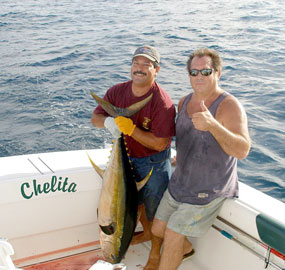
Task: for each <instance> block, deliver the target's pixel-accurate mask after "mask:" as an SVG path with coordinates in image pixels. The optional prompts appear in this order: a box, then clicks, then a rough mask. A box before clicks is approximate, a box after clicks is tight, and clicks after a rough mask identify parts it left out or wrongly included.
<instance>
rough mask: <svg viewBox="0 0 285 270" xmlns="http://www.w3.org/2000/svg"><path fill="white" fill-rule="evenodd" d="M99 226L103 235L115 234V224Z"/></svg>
mask: <svg viewBox="0 0 285 270" xmlns="http://www.w3.org/2000/svg"><path fill="white" fill-rule="evenodd" d="M99 226H100V229H101V230H102V232H103V233H105V234H107V235H112V234H114V233H115V231H116V224H115V223H111V224H110V225H107V226H101V225H100V224H99Z"/></svg>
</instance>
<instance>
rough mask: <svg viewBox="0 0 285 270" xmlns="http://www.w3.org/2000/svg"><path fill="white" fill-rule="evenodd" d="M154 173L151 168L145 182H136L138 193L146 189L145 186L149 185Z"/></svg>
mask: <svg viewBox="0 0 285 270" xmlns="http://www.w3.org/2000/svg"><path fill="white" fill-rule="evenodd" d="M152 171H153V168H151V170H150V172H149V173H148V175H147V176H146V177H145V178H144V179H143V180H141V181H140V182H136V185H137V190H138V191H140V190H141V189H142V188H143V187H144V185H145V184H146V183H147V181H148V180H149V178H150V177H151V174H152Z"/></svg>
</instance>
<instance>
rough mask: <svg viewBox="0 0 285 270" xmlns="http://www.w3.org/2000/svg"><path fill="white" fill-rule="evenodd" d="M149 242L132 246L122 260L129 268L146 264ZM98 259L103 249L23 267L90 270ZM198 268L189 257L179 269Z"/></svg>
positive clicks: (139, 268) (141, 266)
mask: <svg viewBox="0 0 285 270" xmlns="http://www.w3.org/2000/svg"><path fill="white" fill-rule="evenodd" d="M149 250H150V248H149V243H144V244H140V245H135V246H130V248H129V249H128V252H127V254H126V257H125V258H124V259H123V260H122V263H124V264H125V265H126V266H127V270H136V269H137V270H142V269H143V267H144V266H145V264H146V262H147V259H148V254H149ZM98 260H104V257H103V255H102V251H101V249H97V250H92V251H87V252H83V253H81V254H77V255H72V256H67V257H64V258H61V259H56V260H51V261H47V262H44V263H41V264H36V265H30V266H26V267H22V269H24V270H88V269H89V268H90V267H91V266H92V265H93V264H95V263H96V262H97V261H98ZM189 268H191V269H193V270H195V269H197V268H196V267H194V268H193V265H192V264H191V260H190V259H187V260H186V261H185V262H182V264H181V266H180V267H179V269H181V270H186V269H189Z"/></svg>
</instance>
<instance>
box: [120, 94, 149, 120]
mask: <svg viewBox="0 0 285 270" xmlns="http://www.w3.org/2000/svg"><path fill="white" fill-rule="evenodd" d="M152 96H153V94H150V95H149V96H148V97H147V98H145V99H143V100H141V101H139V102H137V103H134V104H132V105H131V106H129V107H128V108H124V109H123V112H122V113H123V114H122V116H126V117H130V116H132V115H133V114H135V113H136V112H138V111H139V110H140V109H142V108H143V107H144V106H145V105H146V104H147V103H148V102H149V101H150V100H151V98H152Z"/></svg>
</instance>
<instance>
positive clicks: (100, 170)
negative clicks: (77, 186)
mask: <svg viewBox="0 0 285 270" xmlns="http://www.w3.org/2000/svg"><path fill="white" fill-rule="evenodd" d="M86 153H87V152H86ZM87 156H88V158H89V160H90V162H91V164H92V166H93V168H94V169H95V171H96V172H97V173H98V174H99V175H100V176H101V178H102V179H103V175H104V172H105V171H104V170H102V169H100V168H99V167H98V166H97V165H96V164H95V163H94V161H93V160H92V159H91V157H90V156H89V154H88V153H87Z"/></svg>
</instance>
